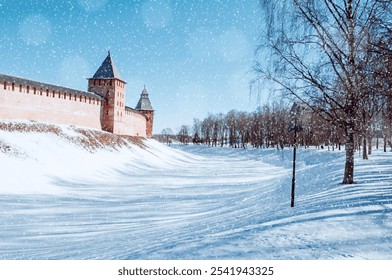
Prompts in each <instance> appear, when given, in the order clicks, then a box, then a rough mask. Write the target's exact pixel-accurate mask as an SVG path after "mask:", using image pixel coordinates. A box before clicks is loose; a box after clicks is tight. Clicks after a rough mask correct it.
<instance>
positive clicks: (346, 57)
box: [255, 0, 392, 184]
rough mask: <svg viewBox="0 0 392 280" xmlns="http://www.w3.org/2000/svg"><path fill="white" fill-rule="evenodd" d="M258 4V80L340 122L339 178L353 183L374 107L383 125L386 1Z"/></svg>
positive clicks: (386, 97)
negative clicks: (342, 161)
mask: <svg viewBox="0 0 392 280" xmlns="http://www.w3.org/2000/svg"><path fill="white" fill-rule="evenodd" d="M260 6H261V7H262V10H263V12H264V15H265V16H264V17H263V18H264V19H265V26H264V31H265V32H264V34H263V36H261V38H262V43H261V44H260V46H259V48H258V50H257V53H258V56H259V57H258V63H257V64H256V67H255V70H256V72H257V73H258V75H259V76H258V80H259V81H260V80H262V81H264V82H268V83H269V84H271V83H272V84H274V85H275V91H276V92H281V93H283V94H285V95H286V96H290V97H292V98H295V99H296V100H299V101H300V102H302V103H304V104H306V105H307V106H308V107H309V108H311V109H312V110H313V111H314V112H316V113H318V114H319V115H320V116H321V117H322V118H324V119H325V120H327V121H328V122H329V123H331V124H333V126H336V127H338V128H339V129H342V130H343V133H344V144H345V151H346V160H345V171H344V177H343V183H344V184H352V183H354V151H355V145H356V144H357V143H358V140H361V141H362V142H363V146H364V147H365V148H366V146H367V143H368V142H369V137H370V135H371V131H372V124H374V123H377V120H376V118H379V117H380V111H382V112H383V114H382V115H383V116H382V120H383V121H384V123H383V126H390V123H388V115H390V107H389V105H391V100H390V99H391V97H390V95H391V93H390V88H391V80H390V79H391V77H390V76H391V75H390V73H391V68H390V66H391V65H390V61H391V59H390V58H391V50H392V49H391V44H390V43H391V26H392V25H391V18H392V17H391V16H392V13H391V6H392V3H391V1H385V0H282V1H269V0H260ZM266 57H267V58H268V59H267V60H266V59H265V58H266ZM386 104H387V105H386ZM367 154H368V151H367V150H364V157H365V158H366V156H367Z"/></svg>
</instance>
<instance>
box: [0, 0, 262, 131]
mask: <svg viewBox="0 0 392 280" xmlns="http://www.w3.org/2000/svg"><path fill="white" fill-rule="evenodd" d="M261 16H262V15H261V12H260V9H259V7H258V1H257V0H253V1H250V0H249V1H245V0H244V1H239V0H221V1H217V0H216V1H214V0H204V1H203V0H199V1H191V0H182V1H180V0H177V1H170V0H155V1H154V0H139V1H138V0H113V1H110V0H95V1H93V0H68V1H56V0H42V1H40V0H0V26H1V33H0V60H1V63H0V72H2V73H5V74H11V75H15V76H20V77H24V78H28V79H34V80H39V81H43V82H47V83H52V84H58V85H64V86H68V87H72V88H76V89H81V90H86V89H87V81H86V78H88V77H91V76H92V75H93V74H94V73H95V71H96V70H97V69H98V67H99V66H100V64H101V63H102V61H103V60H104V59H105V57H106V55H107V51H108V50H110V52H111V54H112V57H113V59H114V61H115V63H116V66H117V68H118V69H119V72H120V74H121V76H122V78H123V79H124V80H125V81H126V82H127V105H128V106H131V107H134V106H135V105H136V103H137V100H138V98H139V95H140V93H141V91H142V89H143V85H146V87H147V90H148V91H149V93H150V99H151V102H152V105H153V107H154V109H155V110H156V117H155V127H154V133H159V132H160V131H161V130H162V129H164V128H166V127H170V128H172V129H173V131H174V132H176V131H177V130H178V128H179V127H180V126H181V124H189V125H191V124H192V122H193V118H200V119H202V118H204V117H205V116H207V114H208V113H209V112H211V113H219V112H222V113H226V112H228V111H229V110H231V109H237V110H254V109H255V108H256V106H257V102H256V98H255V97H254V96H252V95H251V96H250V94H249V80H250V79H252V78H253V74H252V73H250V71H251V67H252V63H253V58H254V57H253V53H254V49H255V47H256V45H257V42H258V36H259V33H260V32H259V28H260V17H261Z"/></svg>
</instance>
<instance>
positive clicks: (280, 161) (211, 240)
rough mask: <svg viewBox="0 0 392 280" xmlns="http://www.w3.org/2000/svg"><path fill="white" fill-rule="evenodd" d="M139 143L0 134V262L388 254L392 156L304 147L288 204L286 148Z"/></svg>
mask: <svg viewBox="0 0 392 280" xmlns="http://www.w3.org/2000/svg"><path fill="white" fill-rule="evenodd" d="M62 130H63V131H64V133H68V134H70V135H73V134H75V133H76V132H75V131H73V130H72V129H71V128H67V127H62ZM145 144H146V145H147V148H146V149H143V148H140V147H138V146H132V147H130V148H129V147H123V148H118V149H117V150H115V149H112V148H111V149H109V148H107V149H105V148H101V149H98V150H97V151H95V152H91V151H88V150H86V149H83V148H81V147H80V146H77V145H76V144H73V143H70V142H69V141H66V140H65V139H63V138H61V137H58V136H56V135H54V134H48V133H38V132H8V131H0V146H1V147H0V148H1V149H0V150H1V152H0V178H1V185H0V205H1V208H0V259H392V153H390V152H388V153H383V152H381V151H374V153H373V155H371V157H370V160H368V161H364V160H361V159H359V158H357V161H356V177H355V178H356V181H357V184H355V185H341V184H340V182H341V180H342V173H343V162H344V152H343V151H336V150H335V151H326V150H317V149H314V148H310V149H303V148H300V149H299V150H298V164H297V166H298V172H297V189H296V190H297V192H296V206H295V207H294V208H291V207H290V191H291V164H292V163H291V158H292V150H290V149H285V150H284V151H283V152H282V151H278V150H276V149H268V150H267V149H264V150H263V149H260V150H256V149H245V150H244V149H231V148H208V147H205V146H176V147H174V148H171V147H167V146H165V145H163V144H159V143H158V142H155V141H153V140H148V141H146V142H145Z"/></svg>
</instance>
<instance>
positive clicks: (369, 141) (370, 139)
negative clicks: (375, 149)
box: [368, 136, 372, 155]
mask: <svg viewBox="0 0 392 280" xmlns="http://www.w3.org/2000/svg"><path fill="white" fill-rule="evenodd" d="M368 143H369V144H368V145H369V146H368V155H371V154H372V137H371V136H370V137H369V140H368Z"/></svg>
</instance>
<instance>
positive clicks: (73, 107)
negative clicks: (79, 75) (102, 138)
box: [0, 52, 154, 138]
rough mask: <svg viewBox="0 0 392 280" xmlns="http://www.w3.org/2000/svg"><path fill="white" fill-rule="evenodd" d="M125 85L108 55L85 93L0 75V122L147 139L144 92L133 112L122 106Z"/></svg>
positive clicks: (149, 125)
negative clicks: (41, 124) (34, 123)
mask: <svg viewBox="0 0 392 280" xmlns="http://www.w3.org/2000/svg"><path fill="white" fill-rule="evenodd" d="M125 88H126V82H125V81H123V80H122V78H121V76H120V74H119V72H118V70H117V68H116V67H115V65H114V62H113V60H112V58H111V55H110V52H109V53H108V55H107V57H106V58H105V60H104V61H103V63H102V65H101V66H100V67H99V68H98V70H97V72H96V73H95V74H94V76H93V77H92V78H89V79H88V89H87V91H79V90H75V89H71V88H66V87H62V86H56V85H51V84H46V83H42V82H37V81H32V80H28V79H24V78H19V77H14V76H9V75H5V74H0V119H3V120H34V121H39V122H47V123H51V124H66V125H74V126H80V127H87V128H92V129H97V130H103V131H107V132H111V133H114V134H118V135H129V136H140V137H148V138H149V137H151V136H152V129H153V120H154V110H153V108H152V106H151V102H150V99H149V97H148V92H147V90H146V88H144V89H143V91H142V93H141V95H140V99H139V102H138V103H137V105H136V107H135V108H131V107H128V106H126V105H125V94H126V92H125Z"/></svg>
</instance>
